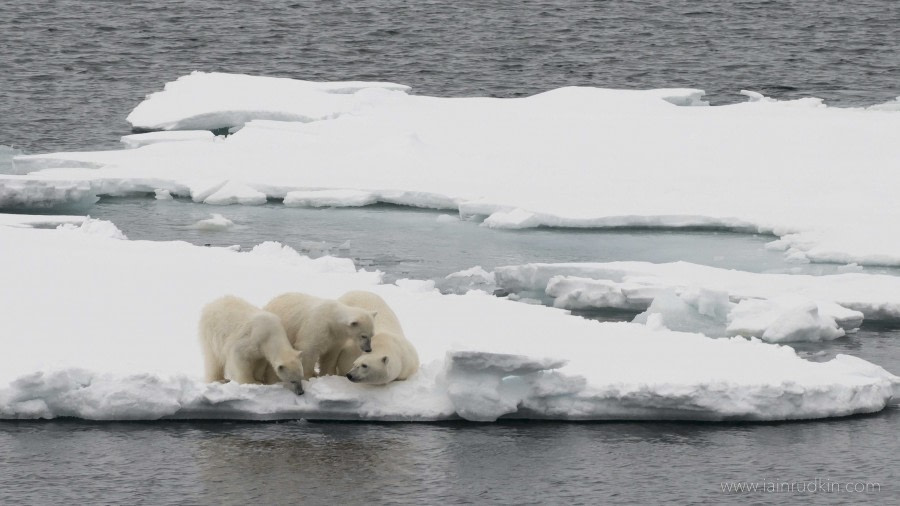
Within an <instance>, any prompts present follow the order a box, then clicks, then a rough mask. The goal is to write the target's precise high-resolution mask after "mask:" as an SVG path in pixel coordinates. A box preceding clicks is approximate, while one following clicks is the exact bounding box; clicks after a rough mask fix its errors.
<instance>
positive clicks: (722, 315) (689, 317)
mask: <svg viewBox="0 0 900 506" xmlns="http://www.w3.org/2000/svg"><path fill="white" fill-rule="evenodd" d="M733 307H734V304H733V303H732V302H730V301H729V300H728V294H727V293H725V292H716V291H712V290H704V289H692V290H687V291H684V292H682V293H676V292H675V290H666V291H664V292H662V293H660V294H659V295H658V296H657V297H656V298H654V299H653V302H652V303H651V304H650V307H649V308H647V311H645V312H643V313H641V314H639V315H637V316H636V317H635V318H634V322H635V323H648V318H649V317H650V316H651V315H658V316H656V319H655V320H654V322H653V326H654V327H657V328H658V327H659V326H660V325H662V326H665V328H667V329H670V330H677V331H681V332H699V333H701V334H705V335H707V336H710V337H721V336H725V335H726V332H725V321H726V318H727V317H728V314H729V312H730V311H731V310H732V308H733ZM753 335H758V334H753Z"/></svg>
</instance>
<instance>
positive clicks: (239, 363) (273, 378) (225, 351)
mask: <svg viewBox="0 0 900 506" xmlns="http://www.w3.org/2000/svg"><path fill="white" fill-rule="evenodd" d="M200 345H201V346H202V348H203V359H204V363H205V367H206V381H210V382H212V381H225V380H231V381H235V382H237V383H257V384H272V383H277V382H278V381H284V382H286V383H288V384H289V386H290V387H291V388H292V389H293V390H294V391H295V392H296V393H298V394H300V393H303V388H302V386H301V383H300V380H301V379H303V378H304V375H303V364H302V360H301V358H302V357H301V354H300V352H298V351H297V350H295V349H294V347H293V346H291V343H290V341H289V340H288V338H287V335H286V334H285V332H284V327H282V325H281V321H280V320H279V319H278V317H277V316H275V315H274V314H272V313H269V312H267V311H263V310H262V309H259V308H258V307H256V306H254V305H252V304H250V303H249V302H247V301H245V300H243V299H241V298H238V297H235V296H232V295H226V296H224V297H222V298H219V299H216V300H214V301H212V302H210V303H209V304H207V305H206V306H205V307H204V308H203V311H202V312H201V315H200Z"/></svg>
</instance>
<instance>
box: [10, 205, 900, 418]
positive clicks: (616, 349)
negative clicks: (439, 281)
mask: <svg viewBox="0 0 900 506" xmlns="http://www.w3.org/2000/svg"><path fill="white" fill-rule="evenodd" d="M43 220H46V218H45V217H29V216H11V215H0V244H3V247H2V248H0V280H2V289H0V307H2V308H3V310H4V313H3V314H4V316H3V332H2V336H0V337H2V341H0V345H2V349H3V352H2V353H0V417H2V418H53V417H78V418H87V419H101V420H110V419H116V420H151V419H161V418H191V419H201V418H202V419H216V418H230V419H259V420H273V419H292V418H308V419H353V420H355V419H362V420H448V419H458V418H462V419H467V420H478V421H491V420H496V419H497V418H501V417H506V418H548V419H566V420H611V419H689V420H738V419H739V420H785V419H808V418H821V417H832V416H843V415H850V414H854V413H868V412H874V411H878V410H880V409H882V408H884V407H885V406H886V405H887V404H888V403H889V402H890V401H891V399H892V397H893V396H894V395H895V394H896V393H897V391H898V385H900V378H898V377H896V376H894V375H892V374H890V373H888V372H886V371H885V370H884V369H882V368H880V367H878V366H876V365H873V364H871V363H869V362H866V361H864V360H861V359H858V358H853V357H850V356H845V355H839V356H837V357H836V358H835V359H833V360H831V361H828V362H822V363H815V362H810V361H806V360H803V359H801V358H799V357H798V356H797V355H796V354H795V353H794V351H793V350H792V349H791V348H789V347H783V346H776V345H770V344H766V343H763V342H761V341H759V340H756V339H745V338H740V337H737V338H730V339H710V338H707V337H704V336H702V335H699V334H690V333H681V332H674V331H668V330H660V329H653V328H650V327H647V326H644V325H638V324H632V323H599V322H596V321H591V320H586V319H582V318H579V317H575V316H572V315H570V314H568V313H567V312H566V311H563V310H560V309H556V308H551V307H544V306H532V305H527V304H520V303H516V302H513V301H509V300H505V299H502V298H497V297H493V296H490V295H488V294H486V293H484V292H480V291H473V292H470V293H467V294H465V295H442V294H440V293H439V292H438V291H437V290H435V289H434V288H433V286H434V285H433V283H426V282H416V281H411V280H408V281H403V282H398V284H397V285H384V284H381V275H380V273H377V272H376V273H372V272H365V271H359V270H357V269H356V268H355V266H354V265H353V262H352V261H351V260H349V259H341V258H334V257H322V258H319V259H315V260H313V259H310V258H308V257H304V256H302V255H300V254H298V253H297V252H296V251H294V250H292V249H291V248H288V247H285V246H283V245H281V244H279V243H274V242H267V243H263V244H261V245H259V246H257V247H255V248H253V249H252V250H251V251H248V252H236V251H233V250H231V249H227V248H208V247H197V246H193V245H190V244H188V243H184V242H150V241H130V240H123V236H122V234H121V233H120V232H118V229H116V227H115V226H114V225H113V224H111V223H109V222H104V221H99V220H92V219H81V220H74V219H71V218H59V220H60V222H59V223H60V224H65V223H69V224H70V225H69V226H62V227H60V228H58V229H46V228H33V227H31V228H30V227H29V226H28V225H34V224H40V225H48V223H46V221H43ZM76 225H77V226H76ZM472 273H473V274H475V275H478V276H480V277H481V278H484V277H485V276H484V274H483V272H481V271H477V272H476V270H473V271H472ZM350 289H367V290H372V291H375V292H377V293H378V294H380V295H381V296H383V297H384V298H385V299H386V300H387V301H388V303H389V304H390V305H391V307H392V308H394V310H395V311H396V313H397V314H398V316H399V318H400V320H401V321H402V322H403V326H404V330H405V331H406V334H407V336H408V337H409V338H410V340H411V341H412V342H413V343H414V344H415V346H416V347H417V348H418V350H419V354H420V357H421V359H422V364H423V366H422V369H421V370H420V371H419V372H418V373H417V374H415V375H414V376H413V377H412V378H410V379H409V380H407V381H402V382H396V383H393V384H390V385H388V386H385V387H373V386H367V385H359V384H353V383H350V382H349V381H348V380H347V379H346V378H343V377H325V378H319V379H314V380H312V381H311V382H309V384H308V385H306V393H305V394H304V395H302V396H296V395H294V394H293V393H291V392H290V391H288V390H287V389H284V388H282V387H281V386H278V385H274V386H246V385H244V386H242V385H236V384H231V383H227V384H218V383H217V384H205V383H204V382H203V381H202V380H201V371H202V363H201V362H202V360H201V354H200V349H199V343H198V339H197V337H196V325H197V321H198V318H199V313H200V308H201V307H202V306H203V304H205V303H206V302H208V301H210V300H212V299H214V298H216V297H219V296H221V295H222V294H226V293H232V294H235V295H238V296H241V297H245V298H246V299H248V300H250V301H251V302H254V303H256V304H260V305H261V304H264V303H265V302H266V301H267V300H269V299H270V298H271V297H273V296H274V295H277V294H279V293H281V292H285V291H296V290H302V291H306V292H309V293H313V294H316V295H319V296H324V297H336V296H339V295H340V294H341V293H343V292H345V291H347V290H350Z"/></svg>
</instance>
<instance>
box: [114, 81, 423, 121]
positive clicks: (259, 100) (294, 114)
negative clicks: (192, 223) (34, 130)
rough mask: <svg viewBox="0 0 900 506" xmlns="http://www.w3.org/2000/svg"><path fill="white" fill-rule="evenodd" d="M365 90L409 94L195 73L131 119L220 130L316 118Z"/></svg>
mask: <svg viewBox="0 0 900 506" xmlns="http://www.w3.org/2000/svg"><path fill="white" fill-rule="evenodd" d="M365 89H384V90H395V91H399V92H405V91H407V90H409V87H408V86H404V85H402V84H394V83H367V82H357V81H347V82H330V83H329V82H312V81H299V80H295V79H285V78H274V77H258V76H247V75H239V74H222V73H216V72H213V73H206V72H193V73H191V74H190V75H187V76H183V77H180V78H178V79H177V80H176V81H173V82H171V83H168V84H166V87H165V90H163V91H161V92H158V93H152V94H150V95H148V96H147V98H146V100H144V102H142V103H141V104H140V105H138V106H137V107H136V108H135V109H134V110H133V111H132V112H131V114H129V115H128V118H127V120H128V122H129V123H131V125H132V127H134V128H135V129H143V130H216V129H220V128H225V127H235V126H240V125H243V124H244V123H246V122H248V121H250V120H254V119H275V120H283V121H315V120H321V119H325V118H329V117H331V116H333V115H335V114H337V113H339V112H340V111H342V110H344V109H347V108H349V107H350V105H351V104H352V103H353V102H354V101H355V100H356V97H355V96H354V95H355V93H356V92H358V91H360V90H365Z"/></svg>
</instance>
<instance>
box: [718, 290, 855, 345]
mask: <svg viewBox="0 0 900 506" xmlns="http://www.w3.org/2000/svg"><path fill="white" fill-rule="evenodd" d="M785 299H786V300H785ZM832 308H833V309H836V310H837V311H840V312H846V311H847V310H846V308H843V307H841V306H839V305H836V304H834V305H832ZM847 314H849V316H850V317H855V318H856V319H858V321H859V323H862V314H861V313H858V312H850V313H847ZM727 331H728V333H729V334H732V335H735V334H737V335H754V336H760V337H762V339H763V340H765V341H769V342H775V343H778V342H787V341H826V340H831V339H836V338H838V337H843V336H844V335H845V331H844V329H843V328H841V326H840V325H839V324H838V318H836V317H835V316H834V315H830V314H828V312H827V310H825V308H822V307H820V306H819V305H818V304H817V303H815V302H813V301H810V300H805V299H803V298H798V297H790V296H784V297H781V298H775V299H772V300H755V299H747V300H742V301H741V302H740V303H739V304H738V305H737V307H735V308H734V310H733V311H732V312H731V313H730V314H729V315H728V329H727Z"/></svg>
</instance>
